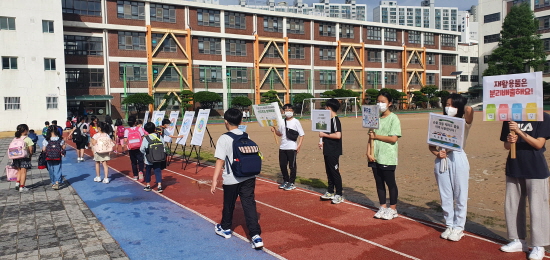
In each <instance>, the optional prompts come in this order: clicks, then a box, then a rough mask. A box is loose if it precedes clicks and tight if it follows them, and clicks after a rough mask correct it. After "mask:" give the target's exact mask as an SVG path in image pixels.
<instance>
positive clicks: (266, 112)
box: [252, 102, 283, 127]
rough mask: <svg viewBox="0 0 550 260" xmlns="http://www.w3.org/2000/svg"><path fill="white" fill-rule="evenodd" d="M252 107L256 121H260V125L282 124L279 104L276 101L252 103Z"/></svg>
mask: <svg viewBox="0 0 550 260" xmlns="http://www.w3.org/2000/svg"><path fill="white" fill-rule="evenodd" d="M252 108H253V109H254V113H255V114H256V119H257V120H258V123H260V126H261V127H264V126H279V125H282V124H283V119H282V116H281V110H280V109H279V104H278V103H277V102H273V103H270V104H261V105H253V106H252Z"/></svg>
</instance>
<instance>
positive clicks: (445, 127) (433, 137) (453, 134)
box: [428, 113, 466, 151]
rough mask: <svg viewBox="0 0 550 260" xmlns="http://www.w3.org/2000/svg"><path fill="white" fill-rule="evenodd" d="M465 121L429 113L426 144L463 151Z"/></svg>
mask: <svg viewBox="0 0 550 260" xmlns="http://www.w3.org/2000/svg"><path fill="white" fill-rule="evenodd" d="M465 127H466V120H464V119H463V118H458V117H451V116H445V115H439V114H434V113H430V121H429V123H428V144H431V145H435V146H439V147H441V148H445V149H450V150H454V151H462V150H463V149H464V129H465Z"/></svg>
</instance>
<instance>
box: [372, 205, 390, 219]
mask: <svg viewBox="0 0 550 260" xmlns="http://www.w3.org/2000/svg"><path fill="white" fill-rule="evenodd" d="M386 209H387V208H385V207H380V208H379V209H378V211H377V212H376V214H374V218H382V216H383V215H384V213H385V212H386Z"/></svg>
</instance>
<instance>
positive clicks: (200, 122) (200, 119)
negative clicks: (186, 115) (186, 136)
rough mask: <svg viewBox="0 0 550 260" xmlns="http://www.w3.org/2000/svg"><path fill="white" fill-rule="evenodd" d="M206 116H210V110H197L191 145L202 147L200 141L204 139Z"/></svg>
mask: <svg viewBox="0 0 550 260" xmlns="http://www.w3.org/2000/svg"><path fill="white" fill-rule="evenodd" d="M208 115H210V109H199V114H198V115H197V122H195V129H194V130H193V138H191V145H198V146H201V145H202V139H204V133H205V132H206V124H207V123H208Z"/></svg>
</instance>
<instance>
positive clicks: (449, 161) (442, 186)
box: [429, 94, 474, 241]
mask: <svg viewBox="0 0 550 260" xmlns="http://www.w3.org/2000/svg"><path fill="white" fill-rule="evenodd" d="M467 101H468V100H467V99H466V98H465V97H463V96H462V95H460V94H451V95H450V96H449V97H448V98H447V100H446V104H445V108H444V110H443V114H444V115H448V116H452V117H458V118H464V119H465V121H466V125H465V129H464V142H466V139H467V138H468V133H469V132H470V129H471V127H472V122H473V121H474V111H473V109H472V108H471V107H469V106H466V102H467ZM429 149H430V152H432V153H433V155H435V156H436V159H435V167H434V172H435V179H436V181H437V186H439V196H440V197H441V208H442V209H443V216H444V218H445V225H446V226H447V229H445V231H444V232H443V233H441V238H443V239H448V240H450V241H459V240H460V239H461V238H462V237H463V236H464V225H465V224H466V214H467V204H468V179H469V178H470V164H469V162H468V157H467V156H466V153H465V152H464V151H446V150H445V149H441V148H438V147H436V146H433V145H430V146H429Z"/></svg>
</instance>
